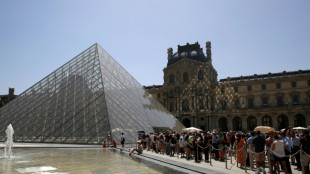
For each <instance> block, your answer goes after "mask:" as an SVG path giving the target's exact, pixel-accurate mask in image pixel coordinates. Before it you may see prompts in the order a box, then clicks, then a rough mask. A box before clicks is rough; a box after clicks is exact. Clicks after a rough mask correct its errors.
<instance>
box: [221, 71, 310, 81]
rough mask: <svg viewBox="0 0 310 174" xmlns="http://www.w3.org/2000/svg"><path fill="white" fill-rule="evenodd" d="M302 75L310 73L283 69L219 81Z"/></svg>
mask: <svg viewBox="0 0 310 174" xmlns="http://www.w3.org/2000/svg"><path fill="white" fill-rule="evenodd" d="M303 75H310V70H299V71H289V72H286V71H283V72H279V73H268V74H254V75H251V76H240V77H228V78H226V79H220V82H226V81H230V82H233V81H234V82H237V81H253V80H263V79H267V78H268V79H269V78H271V79H280V78H283V77H286V78H287V77H297V76H303Z"/></svg>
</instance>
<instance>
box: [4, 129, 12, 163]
mask: <svg viewBox="0 0 310 174" xmlns="http://www.w3.org/2000/svg"><path fill="white" fill-rule="evenodd" d="M5 133H6V137H7V139H6V142H5V148H4V156H7V157H9V158H11V155H12V147H13V134H14V130H13V127H12V125H11V124H10V125H9V126H8V127H7V129H6V130H5Z"/></svg>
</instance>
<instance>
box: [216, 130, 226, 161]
mask: <svg viewBox="0 0 310 174" xmlns="http://www.w3.org/2000/svg"><path fill="white" fill-rule="evenodd" d="M217 132H218V133H217V139H216V141H217V148H218V149H219V150H218V151H219V153H221V161H224V157H225V154H224V153H225V150H224V144H225V141H224V134H223V133H222V129H221V128H218V129H217Z"/></svg>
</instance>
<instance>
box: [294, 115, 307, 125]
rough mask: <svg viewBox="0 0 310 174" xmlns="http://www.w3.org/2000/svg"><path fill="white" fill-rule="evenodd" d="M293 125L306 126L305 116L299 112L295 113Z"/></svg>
mask: <svg viewBox="0 0 310 174" xmlns="http://www.w3.org/2000/svg"><path fill="white" fill-rule="evenodd" d="M294 126H295V127H306V118H305V116H303V115H301V114H297V115H295V117H294Z"/></svg>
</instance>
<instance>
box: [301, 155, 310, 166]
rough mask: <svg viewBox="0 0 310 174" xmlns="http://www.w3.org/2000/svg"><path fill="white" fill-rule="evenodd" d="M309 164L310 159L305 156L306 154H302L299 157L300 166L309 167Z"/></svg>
mask: <svg viewBox="0 0 310 174" xmlns="http://www.w3.org/2000/svg"><path fill="white" fill-rule="evenodd" d="M309 162H310V157H309V156H307V155H306V154H302V155H301V165H302V166H304V167H307V166H309Z"/></svg>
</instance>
